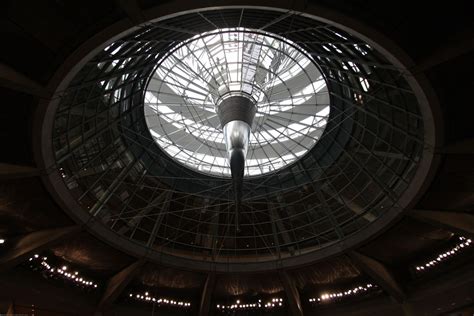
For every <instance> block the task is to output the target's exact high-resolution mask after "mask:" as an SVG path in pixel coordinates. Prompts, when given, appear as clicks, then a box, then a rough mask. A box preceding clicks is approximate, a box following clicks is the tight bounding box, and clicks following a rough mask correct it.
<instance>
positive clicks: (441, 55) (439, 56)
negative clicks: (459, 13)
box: [413, 33, 474, 73]
mask: <svg viewBox="0 0 474 316" xmlns="http://www.w3.org/2000/svg"><path fill="white" fill-rule="evenodd" d="M472 50H474V39H473V38H472V34H468V33H466V34H465V35H464V38H462V39H458V41H457V42H455V43H454V44H452V45H442V46H440V47H439V48H438V49H437V50H434V52H433V53H432V54H431V55H429V56H427V57H425V58H424V59H422V60H421V61H419V62H418V65H417V66H416V67H415V68H414V69H413V72H415V73H417V72H423V71H427V70H430V69H431V68H433V67H436V66H438V65H441V64H443V63H445V62H447V61H450V60H452V59H455V58H457V57H459V56H461V55H464V54H467V53H469V52H471V51H472Z"/></svg>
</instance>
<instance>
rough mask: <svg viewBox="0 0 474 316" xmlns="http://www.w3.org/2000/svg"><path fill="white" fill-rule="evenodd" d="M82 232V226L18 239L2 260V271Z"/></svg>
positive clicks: (46, 231)
mask: <svg viewBox="0 0 474 316" xmlns="http://www.w3.org/2000/svg"><path fill="white" fill-rule="evenodd" d="M81 230H82V227H81V226H70V227H63V228H56V229H46V230H41V231H37V232H33V233H29V234H27V235H24V236H21V237H19V238H17V239H16V240H14V241H13V243H14V244H13V246H12V248H11V249H10V250H9V251H7V252H6V253H5V254H4V255H3V256H2V257H1V258H0V271H5V270H6V269H8V268H11V267H13V266H15V265H17V264H19V263H21V262H22V261H24V260H26V258H28V257H29V256H31V254H33V253H34V252H40V251H42V250H44V249H46V248H47V247H49V246H51V245H52V244H54V243H56V242H60V241H62V240H64V239H65V238H69V237H71V236H73V235H75V234H78V233H79V232H80V231H81Z"/></svg>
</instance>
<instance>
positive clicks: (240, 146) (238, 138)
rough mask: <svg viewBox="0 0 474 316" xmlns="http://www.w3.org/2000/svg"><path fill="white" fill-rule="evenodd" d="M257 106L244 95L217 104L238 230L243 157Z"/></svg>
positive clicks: (247, 145) (245, 155)
mask: <svg viewBox="0 0 474 316" xmlns="http://www.w3.org/2000/svg"><path fill="white" fill-rule="evenodd" d="M256 111H257V108H256V106H255V104H254V102H253V101H252V100H250V99H249V98H247V97H244V96H240V95H237V96H230V97H228V98H226V99H224V100H223V101H222V102H221V103H219V105H218V106H217V115H218V116H219V120H220V122H221V126H222V131H223V133H224V141H225V145H226V149H227V159H228V161H229V166H230V171H231V173H232V182H233V189H234V200H235V226H236V229H237V230H239V211H240V205H241V201H242V183H243V178H244V171H245V158H246V157H247V151H248V147H249V139H250V131H251V126H252V122H253V119H254V117H255V113H256Z"/></svg>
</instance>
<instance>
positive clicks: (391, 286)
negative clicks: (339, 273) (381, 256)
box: [349, 251, 407, 303]
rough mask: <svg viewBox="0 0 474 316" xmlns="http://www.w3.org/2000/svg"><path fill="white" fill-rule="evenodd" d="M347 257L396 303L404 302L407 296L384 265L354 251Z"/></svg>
mask: <svg viewBox="0 0 474 316" xmlns="http://www.w3.org/2000/svg"><path fill="white" fill-rule="evenodd" d="M349 257H350V258H351V259H352V260H353V262H354V263H355V264H356V265H357V266H358V267H359V268H360V269H361V270H362V271H364V272H365V273H367V274H368V275H369V276H370V277H371V278H372V279H374V281H375V282H376V283H377V285H380V286H381V287H382V288H383V289H384V290H385V291H386V292H387V293H388V294H389V295H390V296H391V297H393V298H394V299H395V300H396V301H397V302H398V303H404V302H405V300H406V298H407V295H406V294H405V292H404V291H403V289H402V287H401V286H400V284H398V282H397V281H396V279H395V277H394V276H393V274H392V272H391V271H390V270H389V269H388V268H387V267H386V266H385V265H383V264H382V263H380V262H379V261H377V260H375V259H372V258H370V257H367V256H365V255H363V254H361V253H358V252H356V251H351V252H350V253H349Z"/></svg>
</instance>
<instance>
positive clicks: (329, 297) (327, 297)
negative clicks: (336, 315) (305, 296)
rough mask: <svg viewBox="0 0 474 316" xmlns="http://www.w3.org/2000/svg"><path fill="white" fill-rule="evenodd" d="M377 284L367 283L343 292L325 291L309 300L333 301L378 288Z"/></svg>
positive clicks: (312, 301) (313, 301) (315, 301)
mask: <svg viewBox="0 0 474 316" xmlns="http://www.w3.org/2000/svg"><path fill="white" fill-rule="evenodd" d="M376 287H377V285H375V284H371V283H367V284H366V285H361V286H356V287H354V288H352V289H349V290H346V291H342V292H334V293H324V294H321V295H320V296H319V297H316V298H310V299H309V302H310V303H317V302H323V301H331V300H335V299H341V298H343V297H348V296H353V295H357V294H360V293H363V292H367V291H369V290H371V289H373V288H376Z"/></svg>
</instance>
